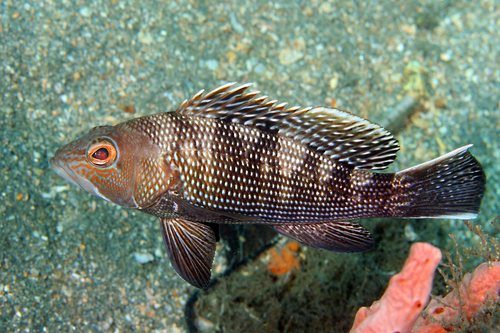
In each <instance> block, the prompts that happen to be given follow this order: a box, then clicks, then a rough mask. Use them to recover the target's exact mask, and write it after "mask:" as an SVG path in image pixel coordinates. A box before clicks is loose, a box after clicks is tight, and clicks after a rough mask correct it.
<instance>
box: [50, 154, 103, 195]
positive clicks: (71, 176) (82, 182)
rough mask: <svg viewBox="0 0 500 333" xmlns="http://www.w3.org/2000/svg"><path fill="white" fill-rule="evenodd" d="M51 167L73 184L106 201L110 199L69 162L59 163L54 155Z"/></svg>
mask: <svg viewBox="0 0 500 333" xmlns="http://www.w3.org/2000/svg"><path fill="white" fill-rule="evenodd" d="M49 166H50V168H51V169H52V170H53V171H54V172H55V173H57V174H58V175H59V176H60V177H61V178H63V179H65V180H67V181H68V182H70V183H71V184H73V185H76V186H78V187H79V188H81V189H82V190H84V191H87V192H89V193H90V194H93V195H95V196H96V197H99V198H102V199H104V200H106V201H109V200H108V198H106V197H104V196H103V195H102V194H101V193H99V191H98V190H97V189H96V187H95V186H94V185H92V183H91V182H90V181H88V180H87V179H85V178H82V177H80V176H78V175H77V174H76V173H75V171H74V170H73V169H71V168H70V166H69V165H68V164H67V163H64V162H63V163H59V161H58V160H56V159H55V158H54V157H52V158H51V159H50V160H49Z"/></svg>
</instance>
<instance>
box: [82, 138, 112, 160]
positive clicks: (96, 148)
mask: <svg viewBox="0 0 500 333" xmlns="http://www.w3.org/2000/svg"><path fill="white" fill-rule="evenodd" d="M87 156H88V159H89V161H90V163H92V164H94V165H98V166H105V165H107V164H109V163H111V162H113V161H114V160H115V159H116V148H115V146H114V145H113V144H112V143H111V142H106V141H105V142H98V143H96V144H94V145H93V146H92V147H90V148H89V150H88V154H87Z"/></svg>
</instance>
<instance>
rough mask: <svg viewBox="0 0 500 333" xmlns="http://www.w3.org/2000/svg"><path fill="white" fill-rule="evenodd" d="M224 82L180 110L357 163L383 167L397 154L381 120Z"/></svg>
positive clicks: (182, 105)
mask: <svg viewBox="0 0 500 333" xmlns="http://www.w3.org/2000/svg"><path fill="white" fill-rule="evenodd" d="M233 85H234V83H228V84H225V85H223V86H221V87H219V88H217V89H215V90H213V91H211V92H209V93H208V94H206V95H205V96H203V90H202V91H200V92H199V93H197V94H196V95H195V96H194V97H193V98H191V99H190V100H186V101H184V102H183V103H182V104H181V105H180V106H179V108H178V109H177V111H176V112H177V113H178V114H181V115H185V116H191V117H208V118H216V119H220V120H223V121H227V122H233V123H239V124H242V125H245V126H250V127H255V128H258V129H260V130H263V131H266V132H270V133H273V134H278V135H281V136H287V137H290V138H293V139H294V140H297V141H299V142H301V143H302V144H304V145H306V146H307V147H308V148H310V149H312V150H314V151H317V152H318V153H320V154H323V155H325V156H328V157H330V158H331V159H333V160H335V161H337V162H340V163H345V164H347V165H350V166H352V167H355V168H358V169H366V170H367V169H371V170H375V169H385V168H386V167H387V166H388V165H389V164H391V163H392V162H393V161H394V159H395V158H396V152H397V151H398V150H399V144H398V142H397V140H396V139H395V138H394V137H393V135H392V134H391V133H390V132H388V131H387V130H386V129H384V128H383V127H381V126H380V125H377V124H374V123H371V122H369V121H368V120H366V119H363V118H361V117H358V116H355V115H353V114H351V113H349V112H345V111H341V110H337V109H331V108H326V107H316V108H310V107H309V108H304V109H301V108H300V107H297V106H295V107H290V108H285V107H286V105H287V104H286V103H281V104H277V102H276V101H275V100H271V101H267V99H268V97H267V96H257V95H258V94H259V93H260V92H259V91H252V92H246V90H247V89H248V87H250V85H251V84H250V83H247V84H244V85H242V86H240V87H236V88H233V89H231V88H232V86H233Z"/></svg>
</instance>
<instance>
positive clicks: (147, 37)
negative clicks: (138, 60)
mask: <svg viewBox="0 0 500 333" xmlns="http://www.w3.org/2000/svg"><path fill="white" fill-rule="evenodd" d="M137 38H138V39H139V43H141V44H144V45H150V44H153V35H152V34H150V33H149V32H139V34H138V35H137Z"/></svg>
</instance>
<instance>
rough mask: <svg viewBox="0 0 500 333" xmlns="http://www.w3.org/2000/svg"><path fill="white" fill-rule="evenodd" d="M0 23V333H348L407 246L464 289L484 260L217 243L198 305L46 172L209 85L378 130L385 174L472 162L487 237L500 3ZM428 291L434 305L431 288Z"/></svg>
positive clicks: (351, 5)
mask: <svg viewBox="0 0 500 333" xmlns="http://www.w3.org/2000/svg"><path fill="white" fill-rule="evenodd" d="M0 18H1V19H0V75H1V82H0V124H1V131H0V138H1V146H0V151H1V157H2V158H0V249H1V251H0V331H2V332H4V331H5V332H72V331H76V332H99V331H101V332H194V331H200V332H347V331H348V330H349V328H350V327H351V325H352V320H353V318H354V314H355V312H356V311H357V309H358V308H359V307H361V306H369V305H371V303H372V302H373V301H375V300H377V299H379V298H380V296H381V295H382V293H383V292H384V290H385V288H386V286H387V282H388V280H389V278H390V277H391V276H392V275H393V274H394V273H396V272H397V271H399V270H400V268H401V266H402V264H403V262H404V260H405V258H406V256H407V254H408V250H409V247H410V246H411V244H412V242H414V241H425V242H429V243H431V244H434V245H436V246H438V247H439V248H440V249H441V250H442V251H443V252H444V253H445V254H447V253H448V254H450V255H452V256H454V258H455V260H458V258H457V256H456V251H455V245H454V242H453V241H452V239H451V238H450V237H449V236H448V235H450V234H451V235H452V236H453V237H454V238H455V239H456V242H457V244H458V248H459V250H458V252H459V253H460V256H461V257H462V258H463V260H464V268H463V271H464V272H467V271H471V270H472V269H473V268H474V267H476V266H477V265H478V264H479V263H480V262H481V261H482V260H481V258H480V257H477V256H472V255H470V254H471V253H472V252H473V251H472V252H471V251H466V249H467V248H471V247H472V248H477V247H479V244H480V238H479V237H478V236H477V235H474V234H473V233H472V232H471V230H469V228H468V227H467V226H466V225H465V224H464V223H463V222H462V221H459V220H455V221H454V220H397V219H377V220H369V221H361V223H362V224H363V226H365V227H366V228H368V229H369V230H371V231H372V233H373V235H374V238H375V240H376V241H377V245H376V246H375V247H374V248H373V249H372V250H370V251H368V252H366V253H359V254H338V253H330V252H327V251H319V250H314V249H312V248H307V247H305V246H299V247H297V246H296V245H293V244H292V243H289V241H288V240H287V239H281V240H278V243H277V244H276V245H274V248H272V249H270V250H266V251H264V252H262V253H260V252H258V250H259V249H262V248H263V247H265V246H266V245H272V244H274V242H276V240H277V239H276V237H274V234H272V233H268V232H267V229H262V230H257V231H256V230H252V229H250V230H246V229H243V230H242V229H241V228H240V227H237V228H233V229H231V228H229V229H227V230H224V233H225V235H224V236H223V241H222V242H221V243H220V245H219V246H220V248H221V249H222V248H226V249H228V251H227V253H224V251H218V252H219V253H221V254H220V255H218V256H217V257H216V261H215V264H214V275H218V274H220V273H222V272H224V271H226V269H227V267H229V266H230V265H232V264H233V263H234V262H236V261H240V260H243V262H242V263H243V264H242V265H241V266H239V267H238V269H236V270H233V271H231V272H230V274H228V276H227V277H224V278H221V279H220V280H219V283H218V284H216V285H214V286H213V287H212V288H210V289H209V290H208V291H207V292H197V291H196V289H195V288H193V287H191V286H189V285H188V284H187V283H185V282H184V281H183V280H182V279H181V278H180V277H178V276H177V275H176V273H175V272H174V270H173V269H172V268H171V266H170V263H169V260H168V258H167V257H166V251H165V250H164V245H163V240H162V236H161V232H160V225H159V223H158V221H157V219H156V218H154V217H152V216H148V215H146V214H140V213H136V212H134V211H131V210H126V209H122V208H120V207H118V206H116V205H113V204H109V203H107V202H105V201H103V200H100V199H98V198H95V197H93V196H91V195H90V194H88V193H86V192H84V191H83V190H81V189H78V188H77V187H75V186H72V185H71V186H70V184H68V183H67V182H66V181H65V180H63V179H62V178H59V177H58V176H57V175H56V174H55V173H54V172H52V171H51V170H49V168H48V159H49V158H50V157H52V155H53V153H54V152H55V151H56V149H57V148H58V147H60V146H61V145H63V144H65V143H67V142H69V141H71V140H73V139H75V138H77V137H79V136H81V135H82V134H84V133H86V132H87V131H88V130H89V129H91V128H93V127H95V126H100V125H106V124H117V123H120V122H122V121H124V120H127V119H130V118H132V117H138V116H141V115H147V114H154V113H159V112H164V111H171V110H175V109H176V108H177V106H178V105H179V104H180V103H181V102H182V101H183V100H184V99H186V98H190V97H191V96H193V95H194V94H195V93H196V92H198V91H199V90H201V89H206V90H212V89H214V88H216V87H218V86H220V85H221V84H223V83H226V82H233V81H237V82H239V83H246V82H254V83H255V84H254V86H253V88H254V89H258V90H260V91H262V92H263V93H264V94H266V95H269V96H270V97H271V98H273V99H277V100H278V101H279V102H288V103H289V104H290V105H301V106H303V107H306V106H317V105H326V106H334V107H336V108H339V109H342V110H346V111H350V112H352V113H354V114H356V115H359V116H362V117H365V118H367V119H369V120H371V121H374V122H377V123H380V124H382V125H384V126H386V127H387V128H388V129H390V130H391V131H392V132H393V133H394V134H395V136H396V137H397V139H398V140H399V142H400V145H401V150H400V151H399V153H398V158H397V160H396V162H395V163H394V165H392V166H391V167H390V169H389V171H395V170H401V169H405V168H408V167H410V166H413V165H416V164H419V163H422V162H425V161H428V160H430V159H432V158H435V157H438V156H439V155H442V154H444V153H447V152H449V151H451V150H453V149H455V148H458V147H461V146H464V145H466V144H469V143H472V144H474V147H473V148H471V152H472V153H473V154H474V156H475V157H476V158H477V159H478V160H479V161H480V162H481V164H482V165H483V167H484V170H485V172H486V175H487V177H488V182H487V191H486V195H485V197H484V199H483V204H482V208H481V212H480V215H479V217H478V219H476V220H474V221H473V223H474V224H478V225H481V226H482V228H483V229H484V232H485V233H487V234H489V235H490V237H491V238H493V239H495V238H498V234H499V231H498V230H497V229H495V228H494V227H493V226H492V225H491V224H490V223H489V222H490V221H492V220H493V219H494V218H495V217H496V216H497V215H498V214H499V213H500V207H499V204H498V202H499V198H500V143H499V142H500V110H499V108H500V3H499V2H498V1H477V2H469V1H466V0H454V1H451V0H450V1H437V2H436V1H431V0H428V1H427V0H425V1H389V0H380V1H314V0H313V1H262V0H256V1H244V2H242V1H236V0H228V1H221V2H216V1H188V0H186V1H175V2H173V1H172V2H171V1H154V0H150V1H133V0H130V1H118V0H110V1H76V0H75V1H67V0H54V1H51V0H47V1H25V2H19V1H12V0H7V1H3V2H2V3H1V4H0ZM231 242H236V244H231ZM247 248H252V249H253V250H255V251H253V250H252V251H250V250H248V249H247ZM237 249H240V250H237ZM256 251H257V252H256ZM246 252H248V255H246V254H244V253H246ZM257 253H258V255H257ZM251 254H255V255H254V256H252V257H251V258H250V257H249V256H251ZM469 255H470V256H469ZM468 256H469V258H467V257H468ZM234 258H237V260H236V259H234ZM282 261H284V263H283V262H282ZM275 262H278V264H282V266H284V268H279V269H277V268H273V267H275V266H273V263H275ZM434 286H435V288H434V290H433V292H432V293H433V294H434V295H442V294H445V293H446V292H447V289H446V284H445V282H444V280H443V278H442V277H441V276H440V275H439V274H436V276H435V282H434ZM194 294H195V295H196V296H195V297H192V295H194ZM185 312H186V313H187V319H188V320H186V316H185ZM492 330H493V329H492ZM486 331H487V330H486Z"/></svg>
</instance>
